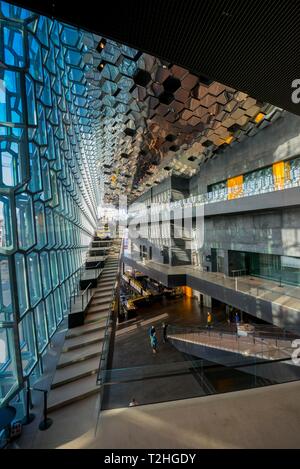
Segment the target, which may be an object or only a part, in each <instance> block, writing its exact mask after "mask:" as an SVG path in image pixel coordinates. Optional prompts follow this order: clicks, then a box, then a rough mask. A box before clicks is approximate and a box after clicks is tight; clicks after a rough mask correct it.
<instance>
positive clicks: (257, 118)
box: [255, 112, 265, 124]
mask: <svg viewBox="0 0 300 469" xmlns="http://www.w3.org/2000/svg"><path fill="white" fill-rule="evenodd" d="M264 117H265V115H264V114H263V113H262V112H259V113H258V114H257V116H256V117H255V122H256V123H257V124H259V123H260V122H261V121H262V120H263V118H264Z"/></svg>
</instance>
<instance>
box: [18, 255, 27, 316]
mask: <svg viewBox="0 0 300 469" xmlns="http://www.w3.org/2000/svg"><path fill="white" fill-rule="evenodd" d="M15 265H16V276H17V287H18V303H19V313H20V316H22V315H23V314H24V313H26V311H27V310H28V308H29V298H28V286H27V275H26V263H25V256H24V255H23V254H18V253H17V254H16V255H15Z"/></svg>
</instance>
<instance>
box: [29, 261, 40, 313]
mask: <svg viewBox="0 0 300 469" xmlns="http://www.w3.org/2000/svg"><path fill="white" fill-rule="evenodd" d="M27 270H28V284H29V295H30V303H31V306H32V307H33V306H35V305H36V304H37V303H38V301H39V300H40V299H41V297H42V287H41V274H40V264H39V257H38V254H37V253H36V252H32V253H31V254H29V255H28V256H27Z"/></svg>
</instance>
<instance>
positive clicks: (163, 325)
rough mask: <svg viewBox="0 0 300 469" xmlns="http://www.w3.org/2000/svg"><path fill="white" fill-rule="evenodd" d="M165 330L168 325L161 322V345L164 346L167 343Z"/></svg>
mask: <svg viewBox="0 0 300 469" xmlns="http://www.w3.org/2000/svg"><path fill="white" fill-rule="evenodd" d="M167 328H168V324H166V323H165V322H163V323H162V332H163V343H164V344H165V343H166V342H167Z"/></svg>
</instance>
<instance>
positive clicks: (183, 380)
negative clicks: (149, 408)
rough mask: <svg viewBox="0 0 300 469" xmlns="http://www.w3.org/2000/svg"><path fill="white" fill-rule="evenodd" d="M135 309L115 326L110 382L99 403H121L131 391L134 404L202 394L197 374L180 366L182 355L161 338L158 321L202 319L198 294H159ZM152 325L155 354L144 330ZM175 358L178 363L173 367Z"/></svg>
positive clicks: (106, 405)
mask: <svg viewBox="0 0 300 469" xmlns="http://www.w3.org/2000/svg"><path fill="white" fill-rule="evenodd" d="M137 312H138V314H137V317H136V318H135V319H134V320H130V321H128V322H126V323H121V324H120V325H119V326H118V328H117V332H116V339H115V346H114V355H113V366H112V368H113V371H112V373H111V376H110V377H109V381H110V382H114V384H112V385H108V386H106V388H105V389H106V392H105V395H104V401H103V407H102V408H104V409H112V408H118V407H126V406H128V404H129V402H130V401H131V399H132V398H133V397H134V398H135V399H136V400H137V401H138V402H139V404H149V403H154V402H162V401H170V400H177V399H187V398H191V397H197V396H202V395H204V394H205V392H204V390H203V388H202V386H201V382H200V380H199V377H198V376H197V374H196V373H191V369H188V370H185V369H183V368H184V367H185V365H184V366H183V367H182V366H181V364H182V363H183V362H186V360H187V358H186V356H184V355H183V354H182V353H181V352H179V351H178V350H176V348H175V347H173V346H172V345H170V344H169V343H165V344H164V343H163V341H162V323H163V322H164V321H165V322H167V323H170V324H171V323H172V324H177V325H185V326H199V325H204V324H206V315H207V311H206V309H205V308H200V307H199V304H198V301H197V300H195V299H191V298H187V297H182V298H179V299H166V298H163V299H162V300H161V301H160V302H157V303H154V304H151V305H149V306H144V307H142V308H139V309H138V310H137ZM151 325H154V326H155V327H156V331H157V335H158V341H159V346H158V353H157V354H155V355H154V354H153V353H152V349H151V346H150V340H149V335H148V330H149V327H150V326H151ZM174 364H178V368H177V367H176V366H174ZM124 381H127V382H124ZM128 381H131V382H128Z"/></svg>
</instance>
